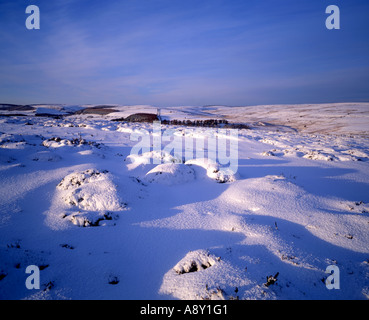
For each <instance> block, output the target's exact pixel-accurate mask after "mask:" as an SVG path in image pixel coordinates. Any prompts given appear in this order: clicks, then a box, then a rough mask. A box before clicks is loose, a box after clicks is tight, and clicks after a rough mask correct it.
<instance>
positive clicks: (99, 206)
mask: <svg viewBox="0 0 369 320" xmlns="http://www.w3.org/2000/svg"><path fill="white" fill-rule="evenodd" d="M56 188H57V192H56V196H55V197H56V198H55V200H54V207H55V208H52V210H49V211H50V212H52V213H50V214H49V215H51V216H52V217H54V218H55V217H56V216H57V217H59V220H60V218H62V220H64V219H66V220H67V221H70V222H72V223H73V224H74V225H77V226H82V227H88V226H101V225H108V224H114V221H115V220H117V218H118V214H116V212H119V211H122V210H124V209H125V206H126V204H125V203H123V202H122V201H121V199H120V198H119V196H118V193H117V188H116V186H115V185H114V183H113V181H112V176H111V174H110V173H109V172H108V171H107V170H103V171H98V170H96V169H88V170H85V171H82V172H75V173H72V174H69V175H67V176H66V177H65V178H63V180H62V181H61V182H60V183H59V184H58V185H57V187H56ZM51 216H50V217H49V218H50V220H53V219H51V218H52V217H51ZM55 220H57V219H54V222H55ZM56 223H60V221H58V222H56Z"/></svg>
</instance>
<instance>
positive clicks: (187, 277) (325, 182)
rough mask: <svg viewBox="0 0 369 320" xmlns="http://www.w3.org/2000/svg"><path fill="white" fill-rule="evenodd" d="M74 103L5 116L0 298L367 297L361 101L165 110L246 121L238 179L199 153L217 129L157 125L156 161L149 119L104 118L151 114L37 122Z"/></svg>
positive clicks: (367, 211)
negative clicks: (334, 270) (333, 281)
mask: <svg viewBox="0 0 369 320" xmlns="http://www.w3.org/2000/svg"><path fill="white" fill-rule="evenodd" d="M83 107H86V106H62V105H54V106H53V105H50V106H48V105H40V106H37V107H35V109H34V110H31V111H26V112H22V113H27V115H28V116H27V117H0V189H1V191H0V298H1V299H368V298H369V140H368V137H369V103H361V104H359V103H356V104H355V103H345V104H326V105H294V106H291V105H283V106H252V107H223V106H209V107H201V108H196V107H190V106H189V107H172V108H162V109H161V110H160V114H161V115H162V117H163V118H166V119H181V120H183V119H206V118H209V119H214V118H218V119H227V120H229V121H230V122H244V123H247V124H249V125H250V126H251V129H249V130H247V129H240V130H238V132H237V136H236V137H235V136H234V135H233V136H231V135H226V136H225V137H226V138H227V137H228V138H227V139H228V140H229V141H228V143H229V144H230V143H231V140H232V139H233V140H235V141H236V142H237V151H238V153H237V172H232V171H230V170H227V167H226V165H224V163H221V164H219V163H217V162H214V161H212V160H211V159H209V157H208V158H206V155H207V154H208V151H209V150H208V143H207V142H208V141H209V140H210V139H214V138H215V139H218V140H217V141H218V142H219V141H220V140H221V139H222V137H223V138H224V134H225V133H224V131H221V130H217V129H211V128H187V127H184V126H164V125H161V132H162V134H163V136H162V137H161V138H163V139H162V141H161V143H162V144H161V145H160V147H161V150H159V151H158V150H155V148H154V146H157V141H158V140H157V139H158V132H156V131H155V130H154V128H153V126H152V124H140V123H122V122H114V121H111V119H114V118H119V117H126V116H128V115H130V114H132V113H136V112H152V113H156V112H157V110H156V108H155V107H151V106H114V107H113V109H114V110H116V112H113V113H109V114H107V115H93V114H89V115H86V114H80V115H77V114H76V115H71V116H67V117H63V118H61V119H53V118H47V117H35V116H32V115H35V114H37V112H38V113H51V114H52V115H63V114H66V113H68V112H69V111H77V110H81V109H82V108H83ZM37 110H38V111H37ZM3 113H4V112H3ZM7 113H8V114H9V112H7ZM165 133H166V135H167V136H166V139H164V136H165ZM159 135H160V136H161V134H159ZM145 139H146V141H149V150H146V149H145V150H142V153H132V150H134V148H135V147H137V145H139V144H140V141H141V142H142V141H144V140H145ZM174 139H177V140H176V141H177V142H178V141H180V142H182V145H181V147H180V148H181V151H183V154H182V155H184V154H187V153H186V151H188V149H189V148H191V147H193V146H194V145H196V146H197V148H198V150H200V151H203V152H204V154H203V157H199V158H197V157H194V159H188V157H186V158H185V159H184V158H183V157H181V156H180V155H178V152H177V153H176V152H174V153H173V152H170V150H171V149H170V147H171V146H173V144H171V143H172V142H173V141H174ZM191 141H192V142H191ZM190 142H191V143H192V144H191V143H190ZM188 143H190V144H188ZM177 151H178V150H177ZM218 151H219V150H218ZM200 153H201V152H200ZM29 265H37V266H38V267H39V268H40V285H41V286H40V289H38V290H37V289H32V290H30V289H27V287H26V285H25V281H26V279H27V277H28V276H29V274H27V273H26V272H25V270H26V268H27V266H29ZM330 265H334V266H337V267H338V268H339V271H340V273H339V275H337V274H336V276H339V277H338V279H339V284H340V289H331V290H329V289H328V288H327V287H326V279H327V277H328V276H329V274H327V273H326V272H325V271H326V268H327V267H328V266H330Z"/></svg>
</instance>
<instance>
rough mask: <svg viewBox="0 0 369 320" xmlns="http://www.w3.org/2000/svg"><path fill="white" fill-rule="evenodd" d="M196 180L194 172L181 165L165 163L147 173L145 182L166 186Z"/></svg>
mask: <svg viewBox="0 0 369 320" xmlns="http://www.w3.org/2000/svg"><path fill="white" fill-rule="evenodd" d="M194 179H195V172H194V170H193V169H192V168H191V167H189V166H187V165H185V164H180V163H163V164H159V165H157V166H156V167H155V168H153V169H151V170H150V171H149V172H148V173H146V175H145V177H144V181H146V182H149V183H159V184H165V185H174V184H181V183H186V182H190V181H193V180H194Z"/></svg>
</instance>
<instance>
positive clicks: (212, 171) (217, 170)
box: [185, 158, 237, 183]
mask: <svg viewBox="0 0 369 320" xmlns="http://www.w3.org/2000/svg"><path fill="white" fill-rule="evenodd" d="M185 164H186V165H190V166H194V168H196V167H197V168H199V167H200V168H203V169H205V171H206V175H207V176H208V177H209V178H210V179H213V180H215V181H216V182H219V183H225V182H233V181H236V180H237V174H235V173H234V172H233V171H232V170H231V169H230V168H227V167H221V166H220V165H219V164H218V163H216V162H215V161H213V160H211V159H207V158H199V159H191V160H187V161H186V162H185ZM197 171H198V170H197ZM200 175H201V173H200Z"/></svg>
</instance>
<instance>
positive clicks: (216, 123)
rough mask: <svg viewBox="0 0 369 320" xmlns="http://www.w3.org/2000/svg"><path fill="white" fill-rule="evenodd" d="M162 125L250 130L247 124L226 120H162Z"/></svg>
mask: <svg viewBox="0 0 369 320" xmlns="http://www.w3.org/2000/svg"><path fill="white" fill-rule="evenodd" d="M161 123H162V124H169V125H177V126H188V127H211V128H219V127H222V128H233V129H250V127H249V126H248V125H247V124H243V123H229V122H228V121H227V120H225V119H219V120H218V119H207V120H193V121H191V120H176V119H173V120H161Z"/></svg>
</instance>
